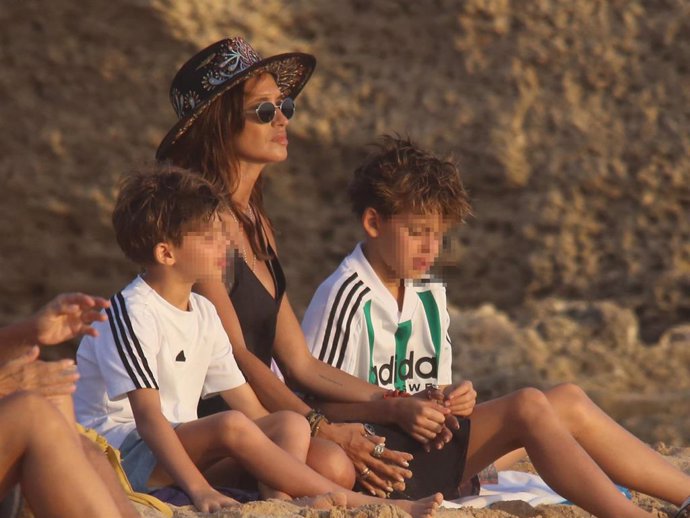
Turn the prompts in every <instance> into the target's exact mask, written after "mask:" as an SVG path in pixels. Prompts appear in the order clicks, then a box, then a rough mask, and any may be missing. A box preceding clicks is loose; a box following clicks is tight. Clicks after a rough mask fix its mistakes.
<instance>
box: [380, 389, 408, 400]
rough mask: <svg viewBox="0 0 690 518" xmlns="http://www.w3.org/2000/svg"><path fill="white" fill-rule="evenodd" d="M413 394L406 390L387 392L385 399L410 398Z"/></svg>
mask: <svg viewBox="0 0 690 518" xmlns="http://www.w3.org/2000/svg"><path fill="white" fill-rule="evenodd" d="M411 395H412V394H410V393H409V392H405V391H404V390H386V393H385V394H384V395H383V399H392V398H396V397H410V396H411Z"/></svg>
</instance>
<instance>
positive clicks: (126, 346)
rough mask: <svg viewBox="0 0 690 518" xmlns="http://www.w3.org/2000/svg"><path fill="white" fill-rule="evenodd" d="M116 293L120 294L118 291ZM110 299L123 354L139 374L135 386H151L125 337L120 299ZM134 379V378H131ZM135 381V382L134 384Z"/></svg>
mask: <svg viewBox="0 0 690 518" xmlns="http://www.w3.org/2000/svg"><path fill="white" fill-rule="evenodd" d="M118 295H120V294H119V293H118ZM110 301H111V308H112V310H113V315H114V316H115V319H114V320H115V323H116V324H117V327H118V329H119V330H120V336H121V338H122V345H123V350H124V351H125V354H126V355H127V357H128V359H129V361H131V362H132V364H133V365H134V368H135V369H136V371H137V373H138V374H139V376H140V378H141V380H142V384H139V386H138V387H137V388H153V386H152V384H151V381H150V380H148V379H147V378H146V375H145V374H144V370H143V369H142V368H141V365H139V362H138V361H137V358H136V356H135V355H134V350H133V348H132V344H131V343H130V341H129V338H128V337H127V332H126V331H125V325H124V323H123V321H122V317H121V316H120V314H121V312H122V311H123V308H120V299H119V298H117V295H116V296H115V297H113V298H112V299H110ZM132 380H133V381H134V378H132ZM136 384H137V383H135V385H136Z"/></svg>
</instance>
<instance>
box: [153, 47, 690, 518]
mask: <svg viewBox="0 0 690 518" xmlns="http://www.w3.org/2000/svg"><path fill="white" fill-rule="evenodd" d="M313 67H314V60H313V58H312V57H311V56H307V55H304V54H284V55H280V56H274V57H273V58H269V59H267V60H261V59H260V58H259V57H258V55H256V53H255V52H254V51H253V50H252V49H251V48H250V47H249V46H248V45H247V44H246V43H245V42H243V41H242V40H239V39H233V40H224V41H222V42H218V43H217V44H215V45H212V46H211V47H209V48H208V49H205V50H203V51H201V52H200V53H199V54H197V55H196V56H194V57H193V58H192V59H191V60H190V61H189V62H188V63H187V64H185V65H184V66H183V67H182V68H181V69H180V71H179V72H178V74H177V76H176V77H175V79H174V80H173V87H172V89H171V99H172V101H173V105H174V107H175V108H176V111H177V113H178V116H179V117H180V121H179V122H178V123H177V125H176V126H175V127H174V128H173V129H172V130H171V131H170V132H169V133H168V135H167V136H166V137H165V139H164V140H163V142H162V144H161V146H160V147H159V149H158V153H157V158H158V159H160V160H163V159H168V160H170V161H172V162H173V163H174V164H175V165H178V166H182V167H186V168H189V169H192V170H196V171H199V172H200V173H201V174H203V175H204V176H205V177H206V178H207V179H209V180H210V181H212V182H213V183H215V184H216V185H218V186H219V187H220V188H222V189H224V192H226V193H227V194H228V197H229V199H230V201H231V202H232V205H233V206H234V208H235V209H236V213H237V216H235V218H236V219H237V221H236V222H235V223H236V225H234V224H233V223H230V224H229V225H228V238H229V239H230V240H233V241H234V242H236V243H238V244H237V248H238V249H239V256H238V258H237V260H236V261H235V262H234V270H233V271H232V272H230V275H229V276H228V284H229V285H228V286H226V285H223V284H222V283H216V284H206V285H202V286H199V288H198V289H199V291H200V293H202V294H204V295H205V296H207V297H208V298H209V299H210V300H211V301H212V302H214V304H215V305H216V308H217V310H218V312H219V314H220V317H221V319H222V321H223V324H224V326H225V329H226V331H227V332H228V335H229V336H230V341H231V343H232V344H233V348H234V354H235V357H236V359H237V362H238V364H239V365H240V367H241V369H242V370H243V372H244V374H245V376H246V377H247V379H248V381H249V382H250V383H251V385H252V387H253V388H254V390H255V392H256V393H257V395H258V396H259V398H260V399H261V402H262V403H263V404H264V406H266V407H267V408H268V409H269V410H270V411H277V410H284V409H290V410H293V411H297V412H300V413H301V414H303V415H305V417H307V418H308V419H309V420H310V424H313V426H312V430H313V432H314V434H313V435H317V434H318V437H323V438H326V439H330V440H332V441H334V442H335V443H337V444H339V445H340V446H341V447H342V448H343V449H344V450H345V451H346V453H347V454H348V456H349V457H350V458H351V459H352V461H353V463H354V466H355V468H356V469H357V471H358V473H359V475H358V479H359V481H360V483H361V484H362V485H363V486H364V487H366V488H367V489H368V490H370V491H371V492H372V493H375V494H379V495H385V494H386V493H388V492H390V491H392V490H393V489H394V487H395V488H398V487H401V486H402V485H403V483H404V479H405V478H408V477H409V476H410V475H411V473H410V472H409V470H407V469H406V467H407V465H408V463H409V461H410V456H409V455H405V454H404V453H400V452H396V451H391V450H389V449H387V448H376V447H375V446H376V444H377V443H380V442H381V441H382V439H381V438H379V437H372V436H370V435H369V434H367V431H366V430H365V429H364V427H363V426H362V425H352V424H350V425H344V424H332V423H329V422H328V421H327V420H325V419H323V418H322V417H321V416H320V415H319V414H317V413H314V411H313V410H312V409H311V408H310V407H309V406H308V405H307V404H306V403H304V402H303V401H301V400H300V399H299V398H297V397H296V396H295V395H294V394H293V393H292V392H291V391H290V390H289V389H288V388H287V387H286V386H285V385H284V384H282V382H281V381H280V380H279V379H278V378H277V377H276V376H275V375H274V374H273V373H272V372H271V371H270V369H269V367H268V364H269V362H270V358H271V357H272V356H273V357H275V359H276V360H277V362H278V364H279V366H280V368H281V370H282V372H283V373H284V374H285V375H286V378H287V379H288V381H291V382H293V383H294V384H295V385H296V386H299V387H300V388H301V389H302V390H303V391H305V392H307V393H310V394H315V395H316V396H318V397H319V398H321V399H324V400H329V401H334V402H350V403H355V404H357V403H358V404H360V405H362V404H364V405H365V404H366V403H367V402H370V401H374V400H377V399H381V398H382V397H383V394H384V393H385V391H384V390H383V389H380V388H377V387H375V386H373V385H370V384H368V383H366V382H364V381H362V380H359V379H356V378H354V377H351V376H349V375H347V374H345V373H344V372H342V371H339V370H337V369H335V368H333V367H331V366H329V365H327V364H325V363H322V362H320V361H318V360H317V359H315V358H314V357H312V356H311V354H310V353H309V351H308V348H307V346H306V343H305V341H304V336H303V335H302V332H301V329H300V326H299V323H298V321H297V318H296V317H295V314H294V312H293V310H292V308H291V306H290V303H289V300H288V298H287V296H286V295H285V279H284V276H283V274H282V270H281V269H280V264H279V262H278V258H277V255H276V253H275V250H276V246H275V239H274V235H273V232H272V229H271V226H270V224H269V222H268V218H267V216H266V214H265V211H264V208H263V204H262V197H261V174H262V172H263V169H264V167H265V166H266V165H268V164H271V163H275V162H281V161H283V160H285V159H286V158H287V144H288V139H287V125H288V120H289V119H290V117H291V116H292V115H293V113H294V103H293V99H294V98H295V97H296V96H297V95H298V94H299V92H300V91H301V89H302V87H303V86H304V84H305V83H306V81H307V79H308V78H309V75H310V74H311V71H312V69H313ZM475 397H476V393H475V392H474V390H473V389H472V387H471V385H469V387H468V386H465V388H464V389H463V392H462V394H459V398H460V399H459V400H457V401H456V402H455V405H457V407H458V408H463V411H462V412H460V415H470V414H472V429H473V431H472V434H471V437H470V439H469V446H468V448H469V452H468V457H467V465H468V469H467V470H466V471H467V473H465V474H464V475H463V478H464V479H465V480H467V479H468V478H469V475H472V474H474V473H476V472H478V471H479V470H480V469H482V468H483V467H484V466H486V465H487V464H489V463H490V462H491V461H492V460H494V459H496V458H497V457H499V456H501V455H503V454H505V453H507V452H509V451H511V450H514V449H516V448H519V447H522V446H525V447H527V450H528V452H529V453H530V456H531V457H532V460H533V461H534V463H535V465H537V468H538V469H539V471H540V473H542V475H543V476H544V477H545V478H547V480H549V481H550V483H551V484H552V485H553V486H554V488H555V489H557V490H558V491H559V492H560V493H561V494H564V495H566V496H570V495H573V496H572V497H571V498H572V499H573V500H574V501H576V502H577V503H578V504H579V505H580V506H582V507H584V508H586V509H588V510H590V511H591V512H593V513H595V514H597V515H598V516H630V517H634V516H649V514H648V513H646V512H644V511H642V510H641V509H639V508H637V507H635V506H633V505H632V504H631V503H630V502H629V501H628V500H627V499H625V497H623V496H622V495H621V494H620V493H619V492H618V491H617V490H616V489H615V487H614V486H613V484H611V483H610V481H608V478H607V475H608V476H610V477H611V478H614V479H616V480H617V481H618V482H619V483H623V484H626V485H629V486H630V487H633V488H635V489H639V490H641V491H644V492H647V493H650V494H654V495H657V496H660V497H662V498H664V499H666V500H669V501H672V502H674V503H676V504H680V503H681V502H682V500H683V499H684V498H685V497H686V496H687V494H689V493H690V477H688V476H687V475H684V474H683V473H681V472H679V471H677V470H675V469H673V468H671V467H670V466H669V465H668V464H667V463H665V462H664V461H663V460H662V459H661V457H660V456H658V455H656V454H654V453H653V452H652V451H651V450H649V449H648V448H646V446H644V445H643V444H642V443H639V441H636V440H635V439H634V438H632V437H631V436H629V435H628V434H627V432H625V431H624V430H622V429H621V428H620V427H618V426H617V425H616V424H615V423H614V422H613V421H611V420H610V419H609V418H608V417H607V416H605V414H603V413H602V412H601V411H600V410H599V409H598V408H596V407H595V406H594V404H593V403H592V402H591V401H590V400H589V399H588V398H587V397H586V396H585V395H584V393H582V392H581V391H580V390H579V389H576V388H575V387H573V386H570V385H564V386H561V387H557V388H556V389H554V390H553V391H550V392H549V393H547V394H542V393H541V392H539V391H537V390H534V389H528V390H525V391H520V392H517V393H515V394H511V395H509V396H506V397H504V398H500V399H497V400H494V401H491V402H488V403H485V404H484V405H480V406H479V407H478V410H477V411H474V412H473V410H474V400H475ZM433 399H434V398H433V397H432V398H430V399H429V400H425V399H423V398H404V401H402V399H401V400H400V401H399V403H400V404H404V405H406V408H405V411H404V412H401V413H399V416H400V421H399V423H398V424H400V426H401V427H402V428H403V429H404V430H405V431H407V432H408V433H410V434H411V435H414V436H415V437H417V438H418V439H419V440H420V441H421V442H423V443H425V445H426V446H427V447H430V446H431V445H434V444H435V445H436V446H437V447H441V446H443V445H444V444H445V443H446V442H447V441H448V440H449V439H450V437H451V436H452V433H451V431H450V430H449V428H448V427H450V428H454V427H455V426H456V424H454V421H453V419H449V418H448V413H449V410H448V409H447V408H446V407H444V406H443V405H439V404H437V403H436V402H435V401H434V400H433ZM455 423H456V422H455ZM611 445H614V446H611ZM610 448H613V449H614V450H615V454H611V453H610V452H609V451H608V450H609V449H610ZM618 450H620V451H618ZM337 455H338V454H337V452H334V451H333V448H332V446H329V444H328V443H327V442H325V441H320V440H318V439H315V440H314V441H313V442H312V446H311V448H310V452H309V457H308V463H309V464H310V465H311V466H313V467H314V468H315V469H317V470H319V471H321V472H322V473H324V474H326V475H327V476H329V477H331V478H332V479H334V480H338V481H339V482H340V483H341V484H342V485H348V484H350V483H351V479H348V474H347V467H346V465H344V464H343V463H342V462H339V464H338V465H339V468H338V469H336V470H335V472H330V473H329V472H328V467H327V466H328V464H330V463H329V462H324V459H325V458H326V457H330V458H331V459H332V458H333V457H337ZM593 459H594V460H593ZM595 461H596V462H595Z"/></svg>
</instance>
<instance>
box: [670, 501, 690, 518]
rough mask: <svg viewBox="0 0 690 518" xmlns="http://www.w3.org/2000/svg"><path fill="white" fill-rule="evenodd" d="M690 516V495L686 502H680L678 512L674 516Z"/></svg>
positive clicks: (676, 517)
mask: <svg viewBox="0 0 690 518" xmlns="http://www.w3.org/2000/svg"><path fill="white" fill-rule="evenodd" d="M683 517H686V518H688V517H690V496H689V497H687V498H686V499H685V502H683V503H682V504H680V508H679V509H678V512H677V513H676V514H674V515H673V518H683Z"/></svg>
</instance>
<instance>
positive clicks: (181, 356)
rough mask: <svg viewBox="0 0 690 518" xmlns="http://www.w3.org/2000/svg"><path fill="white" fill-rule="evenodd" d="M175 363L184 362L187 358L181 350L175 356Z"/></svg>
mask: <svg viewBox="0 0 690 518" xmlns="http://www.w3.org/2000/svg"><path fill="white" fill-rule="evenodd" d="M175 361H176V362H186V361H187V358H185V356H184V349H182V350H181V351H180V352H179V353H178V355H177V356H175Z"/></svg>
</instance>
